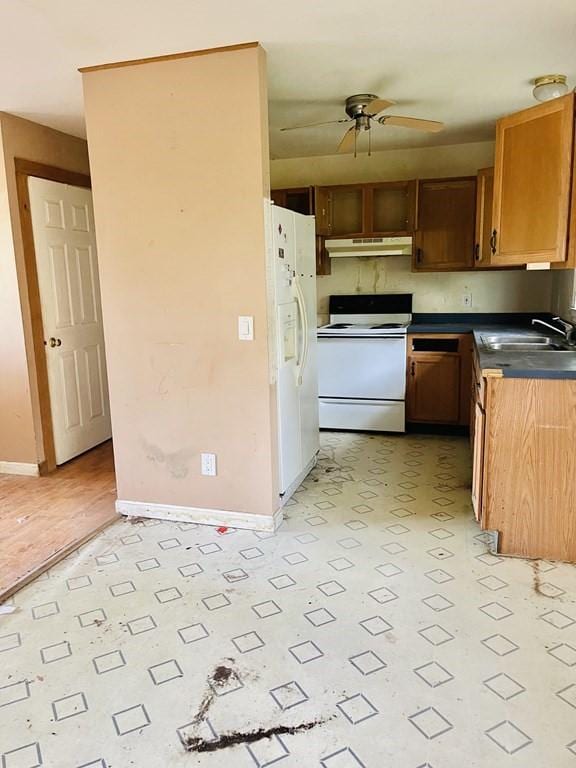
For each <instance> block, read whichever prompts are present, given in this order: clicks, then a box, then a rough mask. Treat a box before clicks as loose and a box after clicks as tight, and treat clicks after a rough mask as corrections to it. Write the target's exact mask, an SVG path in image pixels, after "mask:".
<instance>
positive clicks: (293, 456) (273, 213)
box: [267, 203, 319, 501]
mask: <svg viewBox="0 0 576 768" xmlns="http://www.w3.org/2000/svg"><path fill="white" fill-rule="evenodd" d="M267 209H268V213H269V217H268V221H269V225H270V229H271V231H270V233H269V245H270V247H269V274H270V277H271V303H272V307H271V317H273V318H274V322H273V323H272V325H271V334H270V344H271V345H272V346H273V347H274V348H275V349H274V353H273V359H274V360H275V370H274V371H273V375H272V380H273V381H275V382H276V386H277V403H278V432H279V435H278V452H279V481H280V494H281V496H282V497H283V500H284V501H286V500H287V499H288V498H289V497H290V495H291V494H292V492H293V491H294V490H295V489H296V488H297V487H298V486H299V485H300V483H301V482H302V480H303V479H304V478H305V477H306V475H307V474H308V472H309V471H310V470H311V469H312V467H313V466H314V464H315V463H316V454H317V453H318V449H319V425H318V369H317V339H316V236H315V221H314V217H313V216H303V215H302V214H299V213H294V212H293V211H288V210H286V209H285V208H279V207H278V206H275V205H273V204H272V203H267Z"/></svg>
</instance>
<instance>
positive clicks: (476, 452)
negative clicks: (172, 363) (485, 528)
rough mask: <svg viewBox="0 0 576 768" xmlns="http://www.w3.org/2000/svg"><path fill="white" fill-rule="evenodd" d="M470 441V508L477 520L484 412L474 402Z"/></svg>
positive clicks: (480, 499)
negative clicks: (471, 439) (471, 437)
mask: <svg viewBox="0 0 576 768" xmlns="http://www.w3.org/2000/svg"><path fill="white" fill-rule="evenodd" d="M473 421H474V427H473V432H472V435H473V442H472V509H473V510H474V517H475V518H476V520H478V522H481V520H482V484H483V482H484V435H485V428H486V414H485V413H484V410H483V409H482V406H481V405H480V404H479V403H478V402H476V403H475V404H474V419H473Z"/></svg>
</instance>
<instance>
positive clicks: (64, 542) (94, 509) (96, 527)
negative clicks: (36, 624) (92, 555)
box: [0, 440, 118, 601]
mask: <svg viewBox="0 0 576 768" xmlns="http://www.w3.org/2000/svg"><path fill="white" fill-rule="evenodd" d="M115 500H116V478H115V475H114V457H113V453H112V441H111V440H108V441H107V442H106V443H103V444H102V445H99V446H97V447H96V448H93V449H92V450H91V451H88V452H87V453H84V454H82V456H79V457H78V458H76V459H73V460H72V461H69V462H68V463H66V464H65V465H63V466H62V467H60V468H58V469H57V470H56V471H55V472H52V473H50V474H49V475H46V476H45V477H20V476H16V475H0V563H1V566H0V601H1V600H2V599H4V598H6V597H8V596H9V595H11V594H12V593H13V592H16V591H17V590H18V589H20V587H23V586H24V585H25V584H27V583H28V582H29V581H31V580H32V579H34V578H35V577H36V576H38V575H39V574H40V573H42V572H43V571H45V570H46V569H47V568H49V567H50V566H52V565H53V564H54V563H55V562H58V560H60V559H61V558H63V557H65V556H66V555H67V554H69V553H70V552H72V551H73V550H74V549H76V548H77V547H78V546H80V545H81V544H83V543H84V542H85V541H87V540H88V539H90V538H91V537H92V536H94V535H95V534H96V533H98V532H99V531H101V530H102V529H103V528H105V527H106V526H107V525H109V524H110V523H111V522H113V521H114V520H116V519H117V517H118V516H117V514H116V511H115V509H114V502H115Z"/></svg>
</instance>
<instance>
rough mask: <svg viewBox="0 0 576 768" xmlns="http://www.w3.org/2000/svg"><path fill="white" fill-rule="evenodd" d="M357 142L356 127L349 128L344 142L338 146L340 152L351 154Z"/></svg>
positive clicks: (343, 139) (343, 138)
mask: <svg viewBox="0 0 576 768" xmlns="http://www.w3.org/2000/svg"><path fill="white" fill-rule="evenodd" d="M355 140H356V126H355V125H353V126H352V128H348V130H347V131H346V133H345V134H344V136H343V137H342V141H341V142H340V144H338V152H350V151H351V150H352V149H353V148H354V142H355Z"/></svg>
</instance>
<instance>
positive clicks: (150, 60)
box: [78, 42, 260, 74]
mask: <svg viewBox="0 0 576 768" xmlns="http://www.w3.org/2000/svg"><path fill="white" fill-rule="evenodd" d="M259 45H260V43H258V42H252V43H237V44H236V45H222V46H219V47H217V48H202V49H200V50H199V51H182V52H181V53H169V54H166V55H164V56H148V57H146V58H143V59H128V60H126V61H114V62H110V63H108V64H95V65H94V66H91V67H80V68H79V69H78V72H81V73H82V74H84V73H86V72H97V71H98V70H101V69H119V68H120V67H134V66H137V65H138V64H154V63H156V62H161V61H175V60H176V59H189V58H192V57H193V56H206V55H208V54H210V53H224V52H227V51H242V50H244V49H245V48H258V46H259Z"/></svg>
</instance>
